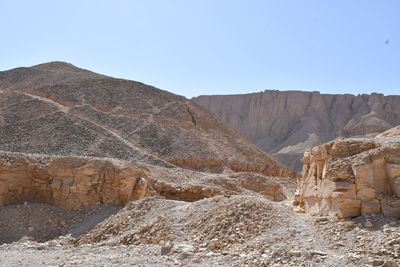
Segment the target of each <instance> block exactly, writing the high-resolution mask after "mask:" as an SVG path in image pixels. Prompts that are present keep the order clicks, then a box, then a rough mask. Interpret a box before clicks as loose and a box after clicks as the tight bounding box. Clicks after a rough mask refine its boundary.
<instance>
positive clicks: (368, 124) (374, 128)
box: [192, 90, 400, 171]
mask: <svg viewBox="0 0 400 267" xmlns="http://www.w3.org/2000/svg"><path fill="white" fill-rule="evenodd" d="M192 100H193V101H194V102H196V103H198V104H200V105H201V106H203V107H205V108H206V109H208V110H209V111H211V112H213V113H214V114H216V115H217V116H218V117H220V118H221V119H222V120H224V121H225V122H226V123H227V124H229V125H230V126H232V127H233V128H234V129H236V130H238V131H239V132H240V133H242V134H243V135H244V136H245V137H247V138H248V139H249V140H251V141H252V142H253V143H254V144H256V145H257V146H258V147H260V148H261V149H262V150H264V151H266V152H268V153H271V154H272V156H274V157H275V159H278V160H279V161H281V162H282V163H284V164H285V165H287V166H289V167H291V168H293V169H296V170H297V171H301V168H302V165H301V162H300V161H299V159H300V158H301V157H302V155H303V153H304V151H306V150H307V149H309V148H310V147H313V146H316V145H319V144H322V143H325V142H328V141H330V140H333V139H335V138H336V137H351V136H366V135H375V134H376V133H380V132H382V131H385V130H387V129H389V128H391V127H394V126H396V125H398V124H400V96H384V95H382V94H375V93H373V94H371V95H367V94H363V95H350V94H344V95H334V94H332V95H331V94H320V93H319V92H302V91H276V90H266V91H264V92H259V93H253V94H243V95H211V96H207V95H204V96H199V97H195V98H193V99H192Z"/></svg>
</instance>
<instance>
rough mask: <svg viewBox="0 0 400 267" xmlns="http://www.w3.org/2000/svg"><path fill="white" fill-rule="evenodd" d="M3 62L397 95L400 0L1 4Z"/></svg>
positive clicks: (218, 87) (165, 83)
mask: <svg viewBox="0 0 400 267" xmlns="http://www.w3.org/2000/svg"><path fill="white" fill-rule="evenodd" d="M0 11H1V16H0V34H1V39H0V70H6V69H10V68H14V67H19V66H31V65H35V64H39V63H43V62H48V61H54V60H60V61H67V62H70V63H72V64H74V65H77V66H79V67H83V68H87V69H90V70H93V71H96V72H100V73H103V74H107V75H110V76H115V77H120V78H127V79H132V80H137V81H141V82H144V83H147V84H151V85H154V86H157V87H159V88H162V89H165V90H168V91H171V92H174V93H176V94H181V95H185V96H187V97H192V96H196V95H200V94H238V93H250V92H258V91H263V90H265V89H279V90H305V91H320V92H322V93H352V94H359V93H370V92H381V93H384V94H400V15H399V14H400V1H399V0H392V1H390V0H352V1H349V0H330V1H329V0H276V1H269V0H241V1H238V0H141V1H134V0H131V1H128V0H127V1H123V0H113V1H101V0H93V1H91V0H79V1H78V0H65V1H61V0H60V1H54V0H52V1H50V0H48V1H45V0H31V1H29V0H26V1H22V0H15V1H11V0H10V1H1V2H0Z"/></svg>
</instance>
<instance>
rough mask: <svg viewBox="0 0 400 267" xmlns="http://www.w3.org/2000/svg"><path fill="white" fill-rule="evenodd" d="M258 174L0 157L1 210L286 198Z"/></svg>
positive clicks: (90, 159)
mask: <svg viewBox="0 0 400 267" xmlns="http://www.w3.org/2000/svg"><path fill="white" fill-rule="evenodd" d="M272 179H273V178H268V177H265V176H263V175H260V174H256V173H234V174H210V173H201V172H194V171H190V170H185V169H181V168H166V167H160V166H154V165H148V164H142V163H132V162H127V161H122V160H116V159H105V158H93V157H67V156H65V157H60V156H58V157H56V156H46V155H33V154H21V153H10V152H8V153H4V152H1V153H0V206H1V205H5V204H13V203H18V202H21V201H34V202H45V203H51V204H56V205H59V206H61V207H65V208H78V207H82V206H91V205H94V204H96V203H102V204H106V205H125V204H126V203H127V202H128V201H132V200H138V199H142V198H145V197H148V196H155V195H158V196H162V197H166V198H169V199H177V200H184V201H194V200H199V199H203V198H206V197H213V196H216V195H223V194H238V193H241V192H247V194H250V195H251V194H257V195H263V196H264V197H266V198H268V199H271V200H282V199H284V198H285V195H284V194H283V191H282V187H281V186H280V185H279V184H278V183H277V182H276V181H273V180H272Z"/></svg>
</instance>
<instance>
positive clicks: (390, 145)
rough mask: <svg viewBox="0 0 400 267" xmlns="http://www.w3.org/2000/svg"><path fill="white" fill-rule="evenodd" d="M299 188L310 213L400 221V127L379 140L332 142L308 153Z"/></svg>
mask: <svg viewBox="0 0 400 267" xmlns="http://www.w3.org/2000/svg"><path fill="white" fill-rule="evenodd" d="M302 161H303V163H304V173H303V177H302V178H301V179H300V183H299V196H298V197H299V198H298V201H299V203H300V205H301V206H302V207H303V208H304V210H305V211H306V212H310V213H313V214H319V215H330V214H334V215H337V216H338V217H340V218H348V217H354V216H360V215H366V214H370V213H383V214H384V215H386V216H388V217H400V135H399V131H398V127H396V128H394V129H390V130H388V131H387V132H385V133H383V134H381V135H379V136H378V137H376V138H374V139H361V138H360V139H343V140H335V141H331V142H329V143H327V144H324V145H320V146H317V147H314V148H313V149H310V150H308V151H306V152H305V153H304V157H303V159H302Z"/></svg>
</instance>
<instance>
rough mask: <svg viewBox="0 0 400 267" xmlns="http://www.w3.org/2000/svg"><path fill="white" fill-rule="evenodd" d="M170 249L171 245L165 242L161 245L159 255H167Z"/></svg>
mask: <svg viewBox="0 0 400 267" xmlns="http://www.w3.org/2000/svg"><path fill="white" fill-rule="evenodd" d="M171 250H172V246H171V245H170V244H169V243H167V244H165V245H164V246H162V247H161V256H164V255H168V254H169V253H171Z"/></svg>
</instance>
